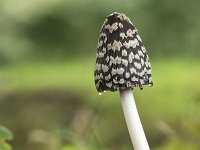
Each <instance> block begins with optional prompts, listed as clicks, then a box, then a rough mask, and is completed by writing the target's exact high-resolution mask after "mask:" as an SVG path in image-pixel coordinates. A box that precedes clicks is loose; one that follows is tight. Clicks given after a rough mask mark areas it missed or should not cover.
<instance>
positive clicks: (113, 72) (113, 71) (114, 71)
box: [111, 68, 117, 76]
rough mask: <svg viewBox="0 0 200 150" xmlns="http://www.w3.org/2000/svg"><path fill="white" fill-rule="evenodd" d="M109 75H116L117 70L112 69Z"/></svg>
mask: <svg viewBox="0 0 200 150" xmlns="http://www.w3.org/2000/svg"><path fill="white" fill-rule="evenodd" d="M111 74H112V76H114V75H115V74H117V69H114V68H112V71H111Z"/></svg>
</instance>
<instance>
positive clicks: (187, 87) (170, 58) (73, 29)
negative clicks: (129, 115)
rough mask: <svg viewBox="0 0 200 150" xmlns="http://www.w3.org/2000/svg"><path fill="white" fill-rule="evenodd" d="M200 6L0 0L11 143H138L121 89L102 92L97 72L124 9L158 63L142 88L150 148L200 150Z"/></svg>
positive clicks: (125, 149)
mask: <svg viewBox="0 0 200 150" xmlns="http://www.w3.org/2000/svg"><path fill="white" fill-rule="evenodd" d="M199 5H200V1H197V0H190V1H182V0H175V1H173V2H172V1H166V0H159V1H158V0H124V1H120V0H100V1H99V0H84V1H78V0H28V1H25V0H1V1H0V123H1V124H3V125H5V126H6V127H8V128H9V129H11V130H12V131H13V134H14V136H15V139H14V140H13V141H12V142H11V143H10V144H11V145H12V146H13V149H15V150H85V149H86V150H90V149H91V150H131V149H132V145H131V141H130V138H129V135H128V131H127V127H126V124H125V121H124V117H123V112H122V109H121V105H120V100H119V94H118V93H117V92H115V93H111V92H106V93H104V94H103V95H102V96H99V95H98V93H97V92H96V90H95V86H94V78H93V69H94V64H95V55H96V45H97V39H98V36H99V30H100V28H101V25H102V24H103V21H104V20H105V18H106V16H107V15H109V14H110V13H112V12H115V11H118V12H123V13H125V14H126V15H127V16H129V17H130V19H131V21H132V22H133V23H134V25H135V26H136V28H137V29H138V30H139V34H140V36H141V37H142V40H143V42H144V45H145V47H146V49H147V52H148V54H149V56H150V61H151V64H152V68H153V81H154V86H153V87H152V88H148V87H145V88H144V90H142V91H140V90H138V89H134V95H135V98H136V102H137V106H138V110H139V113H140V116H141V120H142V123H143V126H144V129H145V132H146V135H147V138H148V141H149V143H150V147H151V149H152V150H179V149H180V150H199V149H200V144H199V141H200V109H199V105H200V103H199V102H200V87H199V85H200V79H199V74H200V69H199V66H200V61H199V59H198V57H199V56H200V51H199V49H200V45H199V41H200V19H198V18H200V13H199V12H200V9H199ZM2 131H4V130H2ZM5 133H6V134H5V135H8V136H9V137H11V134H10V133H9V132H8V134H7V132H5ZM0 136H1V129H0ZM4 139H5V138H4ZM9 139H10V138H9ZM4 141H5V140H4ZM4 141H3V142H4ZM4 144H5V142H4ZM0 150H1V148H0Z"/></svg>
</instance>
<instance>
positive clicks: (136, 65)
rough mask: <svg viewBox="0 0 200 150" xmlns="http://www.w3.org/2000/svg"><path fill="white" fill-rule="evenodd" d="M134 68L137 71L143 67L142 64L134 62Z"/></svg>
mask: <svg viewBox="0 0 200 150" xmlns="http://www.w3.org/2000/svg"><path fill="white" fill-rule="evenodd" d="M134 66H135V67H136V68H137V69H141V68H142V66H141V64H140V63H137V62H134Z"/></svg>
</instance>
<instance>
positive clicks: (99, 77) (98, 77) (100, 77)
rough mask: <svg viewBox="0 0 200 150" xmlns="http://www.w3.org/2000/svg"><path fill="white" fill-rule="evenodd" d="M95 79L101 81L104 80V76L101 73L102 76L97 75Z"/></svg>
mask: <svg viewBox="0 0 200 150" xmlns="http://www.w3.org/2000/svg"><path fill="white" fill-rule="evenodd" d="M94 78H95V80H100V79H103V75H102V73H101V74H100V75H97V76H95V77H94Z"/></svg>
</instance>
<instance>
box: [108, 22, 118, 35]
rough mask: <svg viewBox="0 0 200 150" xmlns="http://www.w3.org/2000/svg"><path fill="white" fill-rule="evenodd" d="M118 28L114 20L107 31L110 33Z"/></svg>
mask: <svg viewBox="0 0 200 150" xmlns="http://www.w3.org/2000/svg"><path fill="white" fill-rule="evenodd" d="M117 28H118V23H117V22H115V23H113V24H112V25H111V27H110V28H109V32H110V33H112V32H113V31H116V30H117Z"/></svg>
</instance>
